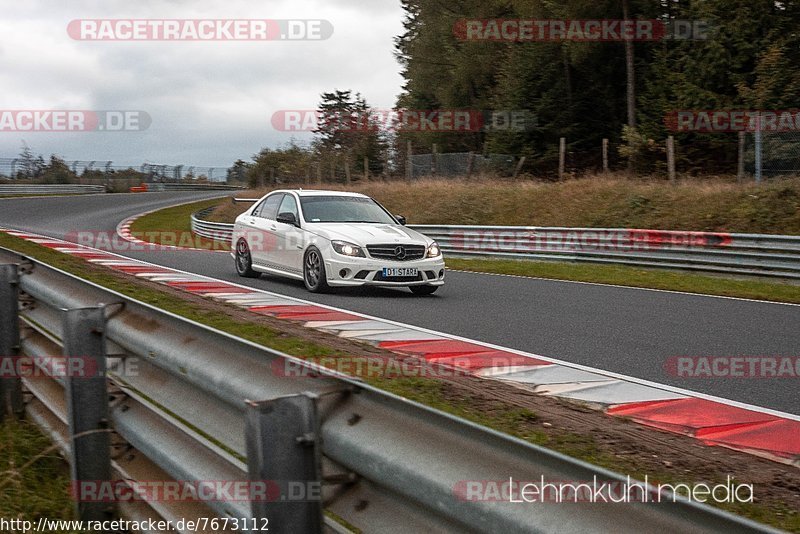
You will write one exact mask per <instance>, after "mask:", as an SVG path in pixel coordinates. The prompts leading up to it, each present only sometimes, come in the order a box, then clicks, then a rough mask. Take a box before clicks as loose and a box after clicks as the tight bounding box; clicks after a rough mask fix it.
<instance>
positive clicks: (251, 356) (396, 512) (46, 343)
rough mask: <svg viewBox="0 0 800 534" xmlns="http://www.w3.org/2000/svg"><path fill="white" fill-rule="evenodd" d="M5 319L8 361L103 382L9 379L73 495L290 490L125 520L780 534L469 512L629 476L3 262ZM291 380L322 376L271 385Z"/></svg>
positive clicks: (611, 508) (650, 518)
mask: <svg viewBox="0 0 800 534" xmlns="http://www.w3.org/2000/svg"><path fill="white" fill-rule="evenodd" d="M18 305H19V306H18ZM0 312H2V319H0V360H4V359H8V358H14V357H16V356H17V355H19V354H25V355H28V356H30V357H32V358H33V359H34V362H35V365H37V366H39V367H41V368H48V367H49V366H50V365H51V364H52V361H53V359H54V358H56V357H57V355H63V356H64V357H67V358H71V359H81V360H83V361H88V363H89V364H91V365H89V367H91V368H93V369H95V370H96V371H97V373H96V374H84V375H83V376H81V375H71V374H67V375H66V377H65V378H60V377H53V376H52V375H48V374H47V373H37V374H32V375H30V376H26V377H24V378H22V379H21V382H20V379H18V378H8V377H6V378H4V379H3V380H2V381H0V385H1V386H2V389H3V391H2V395H0V399H2V403H0V415H1V414H4V413H7V412H8V411H15V412H17V413H21V412H22V411H23V410H24V412H25V413H27V415H28V417H29V418H30V419H32V420H33V421H35V422H36V423H37V424H38V425H39V426H41V427H42V428H43V429H44V430H45V431H46V432H47V434H48V435H50V436H51V437H52V438H53V440H54V441H55V442H56V443H57V444H58V445H59V446H60V447H61V449H62V451H63V453H64V454H65V456H66V457H67V458H68V459H69V460H70V462H71V466H72V470H71V472H72V478H73V487H76V486H77V487H80V483H81V481H85V480H90V481H98V480H100V481H102V480H105V479H106V478H108V477H111V478H114V480H123V481H125V483H126V484H128V485H131V486H136V485H137V484H139V483H142V482H143V481H149V482H150V483H152V482H153V481H164V482H173V483H175V482H181V481H194V482H195V483H199V482H200V481H206V482H211V481H229V482H230V481H248V482H249V483H256V482H264V481H268V482H271V483H273V484H275V485H276V486H277V487H278V488H279V490H280V491H279V493H278V494H273V495H272V498H270V499H259V500H254V501H251V500H230V499H218V500H199V501H181V500H170V499H166V500H155V501H151V500H137V499H132V500H131V499H128V500H123V501H121V502H119V503H118V512H119V513H120V514H121V515H122V516H123V517H126V518H130V519H136V520H141V519H142V518H163V519H169V520H173V521H175V520H177V519H180V518H184V519H198V518H202V517H214V516H217V517H220V518H238V519H240V520H242V519H247V520H248V521H252V520H259V521H261V520H266V519H268V521H269V529H270V531H271V532H278V533H282V532H304V533H306V532H308V533H313V532H322V531H326V532H348V531H350V527H351V526H352V527H353V528H358V529H361V530H362V531H364V532H490V531H491V532H498V531H505V532H515V533H516V532H576V531H578V532H590V531H612V530H613V531H614V532H619V533H624V532H641V530H642V528H643V526H644V525H646V529H647V530H653V531H663V532H724V533H726V534H734V533H737V532H753V531H759V530H764V531H769V529H767V528H766V527H764V526H762V525H759V524H756V523H753V522H751V521H748V520H744V519H742V518H739V517H736V516H733V515H731V514H728V513H725V512H722V511H720V510H717V509H713V508H711V507H708V506H705V505H699V504H696V503H690V502H688V501H686V500H683V499H680V498H679V499H678V500H677V502H674V503H673V502H670V503H669V504H665V503H662V504H644V503H640V502H635V503H628V504H624V505H622V504H619V505H613V504H607V505H594V504H590V503H575V504H562V503H557V502H540V503H536V504H526V503H512V502H498V501H497V500H496V499H478V500H473V499H468V498H464V494H463V493H459V491H457V488H459V487H463V485H464V484H465V483H466V482H467V481H498V483H501V482H502V481H507V480H509V477H513V478H514V479H515V480H524V481H539V480H540V478H541V477H544V479H546V480H554V481H592V480H593V479H594V477H597V479H598V480H601V481H609V482H611V483H614V484H623V483H624V482H625V481H626V479H625V478H623V477H622V476H621V475H617V474H614V473H611V472H609V471H607V470H604V469H601V468H597V467H594V466H591V465H589V464H586V463H584V462H581V461H578V460H575V459H572V458H569V457H566V456H564V455H561V454H558V453H556V452H553V451H550V450H547V449H544V448H541V447H538V446H535V445H532V444H530V443H527V442H524V441H522V440H519V439H515V438H512V437H509V436H506V435H503V434H500V433H498V432H495V431H492V430H490V429H487V428H484V427H481V426H478V425H476V424H473V423H470V422H468V421H465V420H462V419H459V418H457V417H454V416H452V415H449V414H446V413H443V412H440V411H437V410H434V409H431V408H428V407H425V406H422V405H420V404H417V403H415V402H411V401H408V400H406V399H403V398H400V397H397V396H395V395H392V394H389V393H387V392H384V391H381V390H378V389H376V388H374V387H372V386H370V385H368V384H365V383H362V382H360V381H358V380H356V379H353V378H349V377H346V376H343V375H338V374H335V373H333V372H331V371H327V370H325V369H319V368H316V367H312V366H311V365H310V364H308V363H307V362H304V361H302V360H298V359H296V358H293V357H291V356H288V355H286V354H283V353H281V352H278V351H275V350H272V349H269V348H266V347H263V346H260V345H257V344H255V343H252V342H249V341H246V340H244V339H240V338H237V337H234V336H232V335H230V334H227V333H224V332H220V331H217V330H215V329H213V328H211V327H208V326H205V325H202V324H199V323H196V322H193V321H191V320H188V319H185V318H183V317H180V316H177V315H174V314H172V313H169V312H166V311H163V310H160V309H157V308H155V307H153V306H150V305H148V304H145V303H142V302H139V301H136V300H134V299H132V298H130V297H127V296H124V295H122V294H120V293H116V292H113V291H110V290H108V289H106V288H103V287H101V286H98V285H95V284H93V283H91V282H87V281H85V280H82V279H80V278H78V277H76V276H74V275H71V274H69V273H66V272H63V271H60V270H58V269H56V268H54V267H51V266H48V265H46V264H44V263H41V262H39V261H36V260H32V259H29V258H26V257H23V256H20V255H18V254H17V253H14V252H12V251H8V250H4V249H0ZM18 324H21V325H22V334H21V335H20V331H19V329H18V326H17V325H18ZM68 361H70V360H68ZM0 363H2V364H4V365H3V367H2V368H4V369H6V368H8V366H6V365H5V364H7V363H9V362H7V361H0ZM286 365H291V366H295V368H297V369H304V368H311V369H313V370H314V373H313V375H312V376H307V375H304V374H302V373H300V374H299V376H297V377H289V376H286V375H285V374H284V373H281V372H276V370H277V369H282V368H284V366H286ZM69 367H71V366H69ZM104 369H107V373H105V374H106V377H107V379H104V378H102V376H103V374H104V373H103V372H102V371H103V370H104ZM134 370H135V372H133V371H134ZM87 377H89V378H90V379H86V378H87ZM23 383H24V390H23V388H22V384H23ZM23 391H24V392H25V393H24V394H25V398H23ZM23 400H25V402H23ZM109 448H111V450H113V451H114V454H113V455H112V454H111V453H110V452H109ZM290 483H295V484H297V483H299V484H301V485H302V487H309V486H314V487H321V498H314V497H312V496H311V495H310V494H305V495H300V497H297V494H296V493H287V491H286V488H287V487H289V486H288V485H289V484H290ZM651 489H653V488H651ZM215 495H217V494H215ZM108 506H109V503H108V502H102V503H96V502H88V503H87V502H81V503H78V512H79V515H80V516H81V517H82V518H84V519H87V518H92V519H93V518H97V517H107V516H108V514H109V513H110V510H109V509H108ZM323 507H324V508H325V509H326V510H327V512H328V513H326V514H325V515H324V516H323V513H322V509H323ZM331 514H333V515H331ZM334 515H335V517H336V519H335V518H334ZM259 524H261V523H259ZM248 525H252V523H248ZM346 525H349V526H346ZM201 530H202V529H201ZM250 530H251V531H256V529H253V528H251V529H250ZM184 531H185V532H189V531H190V530H189V528H188V527H187V529H185V530H184ZM195 531H197V530H195ZM206 531H207V532H211V531H216V532H224V531H225V530H223V529H221V528H218V525H217V527H214V528H208V529H206Z"/></svg>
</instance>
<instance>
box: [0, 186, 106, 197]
mask: <svg viewBox="0 0 800 534" xmlns="http://www.w3.org/2000/svg"><path fill="white" fill-rule="evenodd" d="M105 192H106V188H105V187H104V186H102V185H81V184H0V195H66V194H78V193H105Z"/></svg>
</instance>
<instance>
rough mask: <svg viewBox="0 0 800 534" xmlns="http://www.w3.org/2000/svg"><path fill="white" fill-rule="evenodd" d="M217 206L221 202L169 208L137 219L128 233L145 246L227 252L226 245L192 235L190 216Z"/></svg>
mask: <svg viewBox="0 0 800 534" xmlns="http://www.w3.org/2000/svg"><path fill="white" fill-rule="evenodd" d="M219 204H220V199H218V198H215V199H210V200H202V201H200V202H192V203H190V204H182V205H180V206H172V207H170V208H164V209H161V210H157V211H154V212H153V213H149V214H147V215H145V216H143V217H139V218H138V219H136V220H135V221H133V224H131V228H130V230H131V234H132V235H133V236H134V237H136V238H138V239H140V240H142V241H146V242H148V243H156V244H159V245H170V246H177V247H187V248H201V249H207V250H230V246H229V245H228V243H223V242H221V241H214V240H211V239H206V238H204V237H200V236H198V235H195V234H193V233H192V222H191V216H192V213H194V212H196V211H199V210H201V209H204V208H210V207H212V206H217V205H219Z"/></svg>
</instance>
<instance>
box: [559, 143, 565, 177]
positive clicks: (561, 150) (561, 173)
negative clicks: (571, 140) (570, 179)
mask: <svg viewBox="0 0 800 534" xmlns="http://www.w3.org/2000/svg"><path fill="white" fill-rule="evenodd" d="M566 158H567V138H566V137H562V138H560V139H559V140H558V180H559V181H561V180H563V179H564V166H565V163H566Z"/></svg>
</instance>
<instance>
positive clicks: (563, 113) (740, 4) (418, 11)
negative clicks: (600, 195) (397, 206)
mask: <svg viewBox="0 0 800 534" xmlns="http://www.w3.org/2000/svg"><path fill="white" fill-rule="evenodd" d="M402 5H403V7H404V9H405V12H406V18H405V21H404V29H405V31H404V33H403V34H402V35H400V36H398V37H397V39H396V55H397V58H398V60H399V61H400V63H401V66H402V74H403V77H404V78H405V84H404V86H403V92H402V94H401V95H400V96H399V98H398V106H401V107H408V108H412V109H453V108H468V109H478V110H480V109H527V110H530V111H532V112H533V113H534V114H535V116H536V117H537V119H538V120H537V128H535V129H531V130H527V131H522V132H508V131H484V132H480V133H478V134H476V135H464V134H454V133H437V134H431V135H429V136H428V137H426V138H425V139H424V142H423V144H424V145H427V146H430V143H431V142H436V143H438V144H439V145H440V146H441V147H442V149H443V150H444V151H447V150H464V149H469V150H481V148H482V146H483V143H487V144H488V146H489V148H490V150H492V151H494V152H500V153H510V154H520V155H526V156H528V159H529V161H533V162H535V163H536V164H537V166H538V167H540V168H547V167H552V165H554V164H555V161H556V149H557V146H558V138H559V137H566V138H567V139H568V141H569V143H570V150H571V151H572V152H573V153H575V154H576V157H577V158H578V159H580V157H581V154H585V153H588V152H589V151H591V152H592V153H594V154H596V153H597V147H599V146H600V142H601V139H602V138H609V139H611V140H612V143H617V144H627V141H628V140H630V139H638V142H637V143H634V144H633V145H631V146H629V147H627V149H628V152H626V155H628V156H630V157H632V158H634V159H636V158H638V157H640V156H641V157H642V158H643V159H644V161H643V162H641V164H642V165H643V167H644V168H647V167H648V161H650V162H652V159H653V157H654V156H653V154H649V153H650V152H651V151H650V150H649V148H648V146H650V145H651V144H650V143H649V142H648V141H649V140H653V139H655V140H657V141H658V142H659V143H660V142H661V141H662V140H663V139H664V137H665V136H666V135H667V134H668V132H667V130H666V127H665V124H664V117H665V115H666V114H667V113H668V112H669V111H672V110H681V109H748V108H749V109H754V108H755V109H759V108H760V109H765V108H766V109H776V108H777V109H781V108H796V107H797V106H798V104H800V32H798V31H797V28H800V3H798V2H795V1H788V2H775V1H773V0H704V1H703V2H696V1H695V2H692V1H690V0H670V1H669V2H661V1H655V0H599V1H590V0H565V1H563V2H538V1H530V0H510V1H509V0H462V1H460V2H458V3H457V4H453V3H445V2H440V1H439V0H402ZM625 16H627V17H628V18H631V19H647V20H658V21H661V22H663V23H665V24H666V25H667V27H668V28H670V27H671V26H673V25H674V24H675V22H676V21H692V22H703V23H706V24H707V35H706V37H707V38H706V39H702V37H703V36H702V35H700V36H698V35H694V37H695V38H694V39H673V38H669V37H670V36H669V35H668V36H667V37H668V38H666V39H660V40H651V41H637V42H630V41H608V42H586V41H566V40H565V41H557V40H556V41H527V42H501V41H465V40H461V39H459V38H458V36H457V35H456V32H454V26H455V24H456V23H457V22H458V21H459V20H463V19H491V18H497V19H519V18H528V19H539V20H545V19H563V20H587V19H592V20H594V19H600V20H602V19H621V18H623V17H625ZM697 37H701V38H700V39H698V38H697ZM624 127H625V128H624ZM623 134H624V136H625V137H624V138H623ZM414 139H421V137H420V136H414ZM678 143H679V145H680V146H681V152H682V154H683V156H684V157H685V158H689V159H691V160H694V161H698V162H702V164H700V165H699V166H698V170H708V171H716V170H719V169H725V168H727V169H730V165H731V164H735V153H736V142H735V139H733V136H726V135H724V134H723V135H720V134H714V135H710V134H705V135H701V134H688V133H687V134H680V135H679V136H678ZM637 147H639V149H641V150H640V151H639V149H637ZM648 154H649V155H648ZM585 163H587V164H592V161H586V162H585Z"/></svg>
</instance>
